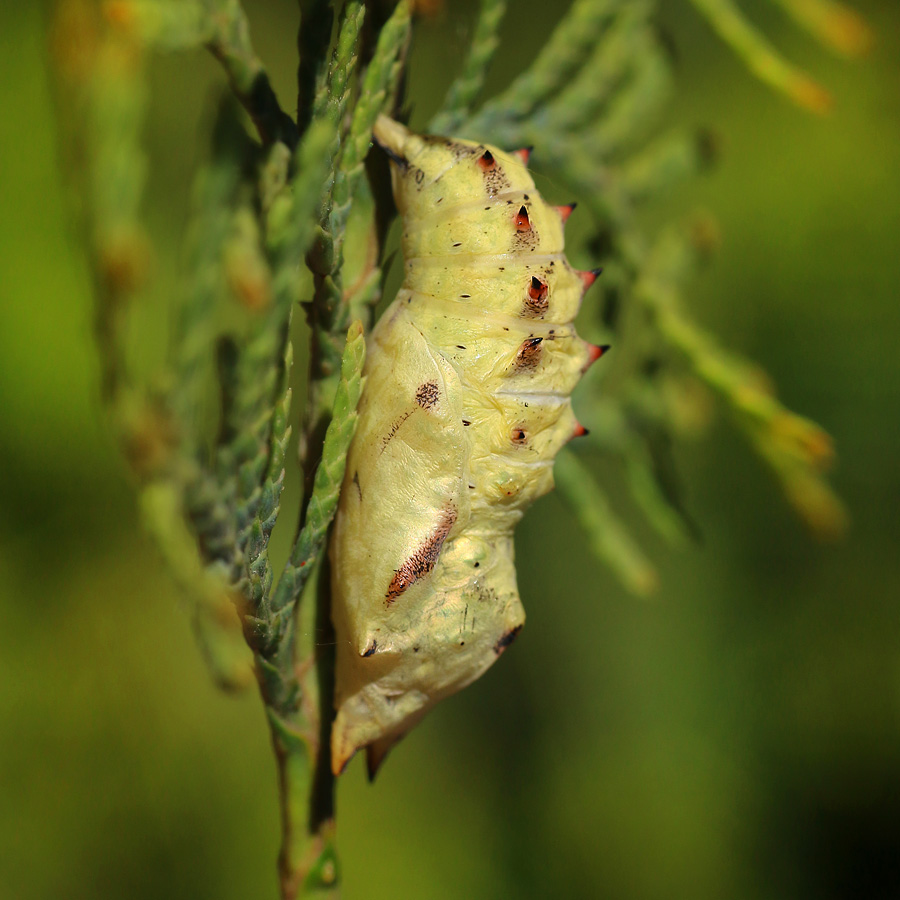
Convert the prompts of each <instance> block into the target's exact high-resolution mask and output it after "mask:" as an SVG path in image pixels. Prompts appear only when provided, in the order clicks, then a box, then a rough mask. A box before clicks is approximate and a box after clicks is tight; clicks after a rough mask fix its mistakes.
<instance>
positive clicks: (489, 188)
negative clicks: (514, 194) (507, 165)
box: [478, 150, 510, 197]
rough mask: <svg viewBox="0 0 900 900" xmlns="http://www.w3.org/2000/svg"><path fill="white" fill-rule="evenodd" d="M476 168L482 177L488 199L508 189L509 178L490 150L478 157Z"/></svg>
mask: <svg viewBox="0 0 900 900" xmlns="http://www.w3.org/2000/svg"><path fill="white" fill-rule="evenodd" d="M478 167H479V168H480V169H481V174H482V176H483V177H484V189H485V191H486V192H487V195H488V196H489V197H493V196H494V195H495V194H499V193H500V192H501V191H505V190H508V189H509V187H510V181H509V178H508V177H507V175H506V172H505V171H504V170H503V167H502V166H501V165H500V163H498V162H497V158H496V157H495V156H494V154H493V153H491V151H490V150H485V151H484V153H482V154H481V156H479V157H478Z"/></svg>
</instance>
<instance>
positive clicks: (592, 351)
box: [581, 342, 609, 372]
mask: <svg viewBox="0 0 900 900" xmlns="http://www.w3.org/2000/svg"><path fill="white" fill-rule="evenodd" d="M585 343H586V344H587V351H588V358H587V362H586V363H585V364H584V368H583V369H582V370H581V371H582V372H586V371H587V370H588V369H589V368H590V367H591V366H592V365H593V364H594V363H595V362H597V360H598V359H600V357H601V356H603V355H604V354H605V353H608V352H609V344H600V345H597V344H589V343H587V342H585Z"/></svg>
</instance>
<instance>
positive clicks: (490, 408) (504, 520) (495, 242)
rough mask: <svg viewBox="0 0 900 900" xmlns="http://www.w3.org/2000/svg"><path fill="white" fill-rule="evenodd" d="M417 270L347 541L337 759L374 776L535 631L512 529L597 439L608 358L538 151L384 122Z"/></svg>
mask: <svg viewBox="0 0 900 900" xmlns="http://www.w3.org/2000/svg"><path fill="white" fill-rule="evenodd" d="M375 139H376V141H377V143H378V144H380V145H381V147H382V148H383V149H384V150H385V152H386V153H387V154H388V156H389V157H390V160H391V175H392V181H393V189H394V197H395V200H396V203H397V207H398V210H399V212H400V215H401V217H402V221H403V237H402V248H403V258H404V262H405V278H404V282H403V286H402V287H401V289H400V291H399V293H398V295H397V298H396V299H395V300H394V302H393V304H392V305H391V306H390V307H389V308H388V310H387V311H386V312H385V314H384V316H383V317H382V319H381V321H380V322H379V323H378V325H377V327H376V328H375V330H374V331H373V333H372V335H371V338H370V341H369V357H368V361H367V363H366V372H365V374H366V379H367V381H366V386H365V389H364V391H363V395H362V399H361V402H360V407H359V425H358V429H357V432H356V437H355V439H354V441H353V444H352V446H351V448H350V452H349V454H348V459H347V471H346V478H345V480H344V484H343V487H342V492H341V500H340V507H339V509H338V513H337V518H336V521H335V527H334V534H333V537H332V542H331V559H332V579H333V581H332V587H333V611H332V617H333V620H334V625H335V630H336V635H337V673H336V696H335V706H336V709H337V716H336V719H335V722H334V728H333V733H332V766H333V769H334V771H335V773H339V772H341V771H343V769H344V767H345V766H346V764H347V762H348V760H349V759H350V757H351V756H353V754H354V753H355V752H356V751H357V750H358V749H360V748H361V747H365V748H366V750H367V756H368V766H369V772H370V775H373V774H374V772H375V771H376V770H377V768H378V766H379V764H380V762H381V760H382V759H383V758H384V756H385V754H386V753H387V751H388V750H389V749H390V748H391V746H392V745H393V744H394V743H395V742H396V741H398V740H399V739H400V738H401V737H402V736H403V735H404V734H405V733H406V732H407V731H408V730H409V729H410V728H411V727H412V726H413V725H415V724H416V722H418V721H419V719H421V718H422V716H424V715H425V713H426V712H427V711H428V710H429V709H430V708H431V707H432V706H433V705H434V704H435V703H437V701H438V700H440V699H441V698H442V697H446V696H447V695H449V694H452V693H454V692H455V691H458V690H459V689H460V688H462V687H465V686H466V685H467V684H469V683H470V682H472V681H474V680H475V679H476V678H478V677H479V676H480V675H481V674H482V673H483V672H484V671H485V670H486V669H487V668H488V667H489V666H490V665H491V664H492V663H493V662H494V661H495V660H496V659H497V658H498V657H499V656H500V654H501V653H503V651H504V650H505V649H506V648H507V647H508V646H509V645H510V644H511V643H512V642H513V640H514V639H515V637H516V635H517V634H518V633H519V631H520V630H521V628H522V625H523V623H524V621H525V614H524V611H523V609H522V604H521V601H520V600H519V593H518V590H517V587H516V573H515V569H514V566H513V537H512V536H513V529H514V527H515V525H516V523H517V522H518V521H519V519H521V517H522V515H523V513H524V511H525V509H526V508H527V507H528V506H529V505H530V504H531V503H532V502H533V501H534V500H535V499H536V498H537V497H540V496H541V495H542V494H545V493H546V492H547V491H549V490H550V489H551V488H552V486H553V474H552V468H553V459H554V457H555V456H556V454H557V452H558V451H559V449H560V448H561V447H562V446H563V445H564V444H565V443H566V442H567V441H568V440H569V439H570V438H572V437H574V436H577V435H579V434H583V433H584V428H583V427H582V426H581V425H579V424H578V423H577V421H576V419H575V417H574V415H573V413H572V408H571V404H570V401H569V394H570V393H571V391H572V389H573V388H574V387H575V384H576V383H577V382H578V380H579V378H580V377H581V375H582V373H583V372H584V371H585V369H586V368H587V367H588V366H589V365H590V364H591V362H593V361H594V360H595V359H597V358H598V357H599V356H600V355H601V354H602V352H603V350H604V349H605V348H601V347H595V346H593V345H591V344H588V343H587V342H586V341H584V340H582V339H581V338H579V337H578V336H577V334H576V333H575V329H574V327H573V325H572V320H573V319H574V317H575V314H576V313H577V311H578V308H579V305H580V303H581V298H582V295H583V294H584V292H585V290H586V289H587V288H588V287H589V286H590V285H591V283H592V282H593V281H594V279H595V278H596V276H597V274H598V273H597V272H596V271H594V272H579V271H577V270H575V269H573V268H572V267H571V266H570V265H569V263H568V262H567V261H566V258H565V256H564V255H563V252H562V251H563V224H564V222H565V220H566V218H568V215H569V213H570V212H571V211H572V206H564V207H553V206H550V205H548V204H547V203H545V202H544V200H543V199H542V198H541V196H540V195H539V194H538V192H537V191H536V190H535V187H534V182H533V181H532V179H531V176H530V175H529V173H528V169H527V168H526V164H527V159H528V153H527V151H518V152H517V153H512V154H510V153H505V152H503V151H501V150H498V149H497V148H495V147H490V146H486V145H484V144H476V143H472V142H470V141H463V140H452V139H446V138H442V137H432V136H422V135H417V134H414V133H412V132H410V131H408V130H407V129H406V128H405V127H404V126H402V125H400V124H398V123H397V122H394V121H392V120H391V119H388V118H385V117H381V118H379V120H378V123H377V125H376V128H375Z"/></svg>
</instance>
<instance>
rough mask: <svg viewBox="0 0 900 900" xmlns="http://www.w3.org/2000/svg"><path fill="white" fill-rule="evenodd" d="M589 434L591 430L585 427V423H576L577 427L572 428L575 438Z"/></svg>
mask: <svg viewBox="0 0 900 900" xmlns="http://www.w3.org/2000/svg"><path fill="white" fill-rule="evenodd" d="M588 434H590V432H589V431H588V430H587V428H585V427H584V425H582V424H581V422H576V423H575V427H574V428H573V429H572V437H573V438H578V437H585V435H588Z"/></svg>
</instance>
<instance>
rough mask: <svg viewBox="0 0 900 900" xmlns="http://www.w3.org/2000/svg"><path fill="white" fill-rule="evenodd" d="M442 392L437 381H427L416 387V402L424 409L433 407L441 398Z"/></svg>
mask: <svg viewBox="0 0 900 900" xmlns="http://www.w3.org/2000/svg"><path fill="white" fill-rule="evenodd" d="M440 396H441V392H440V389H439V388H438V386H437V382H436V381H426V382H425V384H422V385H419V387H418V388H417V389H416V403H418V404H419V406H421V407H422V409H431V407H432V406H434V405H435V404H436V403H437V402H438V400H439V399H440Z"/></svg>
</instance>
